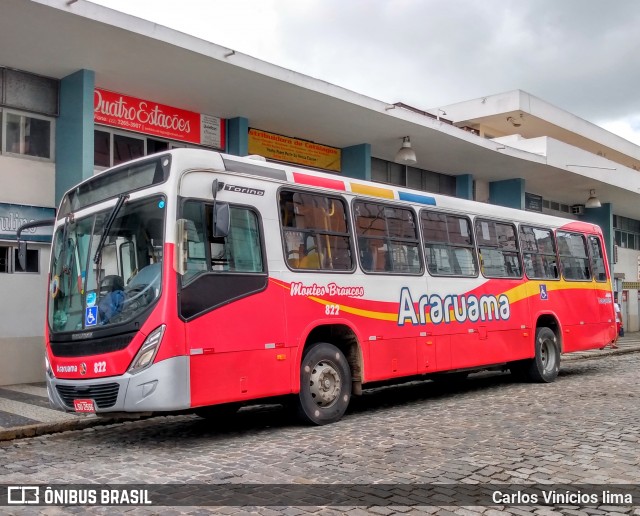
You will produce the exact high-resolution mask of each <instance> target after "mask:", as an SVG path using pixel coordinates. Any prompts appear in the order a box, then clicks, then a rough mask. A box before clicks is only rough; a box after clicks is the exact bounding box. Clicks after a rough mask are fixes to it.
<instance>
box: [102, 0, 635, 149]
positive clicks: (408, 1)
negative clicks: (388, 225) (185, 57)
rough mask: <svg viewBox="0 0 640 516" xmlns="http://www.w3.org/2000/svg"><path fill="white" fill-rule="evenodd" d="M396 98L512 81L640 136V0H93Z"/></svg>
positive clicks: (437, 100) (438, 97)
mask: <svg viewBox="0 0 640 516" xmlns="http://www.w3.org/2000/svg"><path fill="white" fill-rule="evenodd" d="M92 1H93V2H94V3H97V4H101V5H104V6H106V7H109V8H112V9H115V10H118V11H122V12H125V13H127V14H131V15H134V16H138V17H140V18H144V19H147V20H150V21H152V22H155V23H158V24H160V25H164V26H166V27H170V28H172V29H176V30H179V31H181V32H184V33H187V34H191V35H193V36H196V37H198V38H201V39H204V40H207V41H211V42H213V43H216V44H218V45H222V46H224V47H228V48H231V49H233V50H236V51H237V52H242V53H244V54H248V55H250V56H253V57H256V58H258V59H261V60H263V61H267V62H269V63H272V64H275V65H278V66H281V67H284V68H287V69H290V70H294V71H296V72H299V73H302V74H305V75H309V76H311V77H315V78H317V79H321V80H324V81H327V82H329V83H332V84H335V85H338V86H342V87H344V88H347V89H349V90H352V91H355V92H357V93H361V94H364V95H367V96H369V97H372V98H375V99H377V100H381V101H384V102H388V103H395V102H403V103H405V104H409V105H411V106H414V107H416V108H418V109H422V110H426V109H430V108H434V107H438V106H444V105H447V104H452V103H455V102H461V101H465V100H471V99H475V98H480V97H484V96H487V95H492V94H497V93H503V92H506V91H511V90H516V89H519V90H523V91H525V92H527V93H530V94H531V95H534V96H536V97H539V98H541V99H542V100H544V101H545V102H547V103H550V104H553V105H554V106H556V107H558V108H561V109H563V110H565V111H568V112H570V113H572V114H574V115H577V116H579V117H580V118H583V119H585V120H588V121H589V122H592V123H594V124H597V125H600V126H602V127H604V128H605V129H607V130H609V131H611V132H613V133H615V134H618V135H620V136H622V137H623V138H626V139H627V140H629V141H632V142H634V143H636V144H638V145H640V1H638V0H616V1H615V2H605V1H604V0H480V1H479V0H179V1H178V0H92Z"/></svg>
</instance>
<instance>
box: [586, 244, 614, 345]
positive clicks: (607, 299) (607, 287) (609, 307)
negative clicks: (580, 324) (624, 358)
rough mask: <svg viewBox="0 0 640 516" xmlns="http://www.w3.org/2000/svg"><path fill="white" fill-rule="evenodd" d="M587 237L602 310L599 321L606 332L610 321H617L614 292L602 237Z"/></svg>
mask: <svg viewBox="0 0 640 516" xmlns="http://www.w3.org/2000/svg"><path fill="white" fill-rule="evenodd" d="M587 238H588V241H589V257H590V261H591V270H592V272H593V279H594V281H595V288H596V299H595V302H596V303H597V304H598V309H599V311H600V314H599V317H598V319H597V322H600V323H603V324H602V328H603V329H602V331H604V332H606V326H607V324H608V323H609V321H613V322H615V312H614V310H613V301H614V298H613V293H612V292H611V284H610V282H609V276H608V274H607V267H606V264H605V260H604V253H603V251H602V249H603V246H602V241H601V239H600V237H599V236H596V235H589V236H588V237H587ZM594 322H595V321H594ZM597 333H600V332H597ZM594 337H595V336H594ZM603 337H604V336H603ZM605 340H606V339H605Z"/></svg>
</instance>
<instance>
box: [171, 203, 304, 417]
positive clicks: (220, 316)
mask: <svg viewBox="0 0 640 516" xmlns="http://www.w3.org/2000/svg"><path fill="white" fill-rule="evenodd" d="M229 212H230V215H229V221H230V224H229V231H228V234H227V235H224V236H217V235H216V233H215V232H214V230H213V222H212V221H213V213H214V208H213V203H211V202H202V201H196V200H193V201H192V200H187V201H185V202H184V203H183V206H182V217H183V219H182V220H183V222H182V223H183V225H184V227H185V230H184V231H183V234H184V239H185V240H186V241H187V242H186V248H185V250H184V252H183V256H184V255H186V256H185V258H186V272H185V274H184V275H183V276H182V278H181V291H180V296H179V299H180V312H181V316H182V318H183V319H185V320H186V340H187V350H188V353H189V354H190V359H191V372H190V374H191V397H192V405H193V406H201V405H210V404H214V403H224V402H231V401H241V400H243V399H251V398H259V397H265V396H271V395H278V394H284V393H287V392H290V389H291V370H290V368H291V365H290V364H291V363H292V360H290V357H288V356H287V350H286V349H284V342H285V331H284V325H285V321H284V317H283V315H282V314H283V296H284V293H283V290H282V289H281V288H278V287H275V286H272V285H271V284H270V283H269V280H268V275H267V266H266V262H267V260H266V253H265V251H264V241H265V238H264V233H263V227H262V223H261V218H260V216H259V214H258V212H257V210H255V209H253V208H249V207H245V206H238V205H230V208H229Z"/></svg>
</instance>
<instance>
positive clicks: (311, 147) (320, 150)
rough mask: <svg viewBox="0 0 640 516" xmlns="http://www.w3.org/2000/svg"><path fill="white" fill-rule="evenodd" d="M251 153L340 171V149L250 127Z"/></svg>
mask: <svg viewBox="0 0 640 516" xmlns="http://www.w3.org/2000/svg"><path fill="white" fill-rule="evenodd" d="M249 154H259V155H260V156H264V157H265V158H270V159H276V160H278V161H286V162H288V163H297V164H298V165H305V166H307V167H315V168H322V169H325V170H333V171H334V172H340V149H336V148H335V147H327V146H326V145H320V144H318V143H313V142H308V141H306V140H298V139H296V138H289V137H288V136H281V135H279V134H274V133H268V132H266V131H260V130H259V129H249Z"/></svg>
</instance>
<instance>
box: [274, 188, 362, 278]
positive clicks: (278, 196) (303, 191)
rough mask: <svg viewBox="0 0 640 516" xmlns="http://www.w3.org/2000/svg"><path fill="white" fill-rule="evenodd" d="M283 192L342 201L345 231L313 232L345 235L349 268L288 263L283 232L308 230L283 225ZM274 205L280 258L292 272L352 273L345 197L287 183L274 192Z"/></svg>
mask: <svg viewBox="0 0 640 516" xmlns="http://www.w3.org/2000/svg"><path fill="white" fill-rule="evenodd" d="M284 192H290V193H292V194H296V193H299V194H302V195H315V196H317V197H321V198H325V199H334V200H337V201H339V202H340V203H342V209H343V213H344V215H345V226H346V230H347V232H346V233H340V232H337V231H321V232H315V234H317V235H329V236H338V237H339V236H342V237H345V236H346V237H347V240H348V244H349V253H350V254H351V268H350V269H323V268H296V267H292V266H291V264H290V263H289V259H288V256H287V246H286V240H285V232H286V231H290V232H292V233H305V232H306V231H309V230H302V231H301V230H298V229H295V228H289V229H287V228H288V226H285V225H284V221H283V220H282V209H281V204H280V203H281V196H282V194H283V193H284ZM276 206H277V208H276V209H277V210H278V223H279V224H280V247H281V252H282V258H283V260H284V263H285V265H286V266H287V268H288V269H289V270H290V271H292V272H296V273H318V274H353V273H354V272H355V270H356V267H357V259H356V258H355V252H356V251H355V250H356V247H355V245H354V238H353V225H352V220H351V213H350V210H349V202H348V200H347V199H345V198H344V197H342V196H341V195H336V194H331V193H329V194H326V193H324V192H318V191H315V190H307V189H305V188H292V187H290V186H289V185H283V186H281V187H280V188H278V191H277V192H276Z"/></svg>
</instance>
